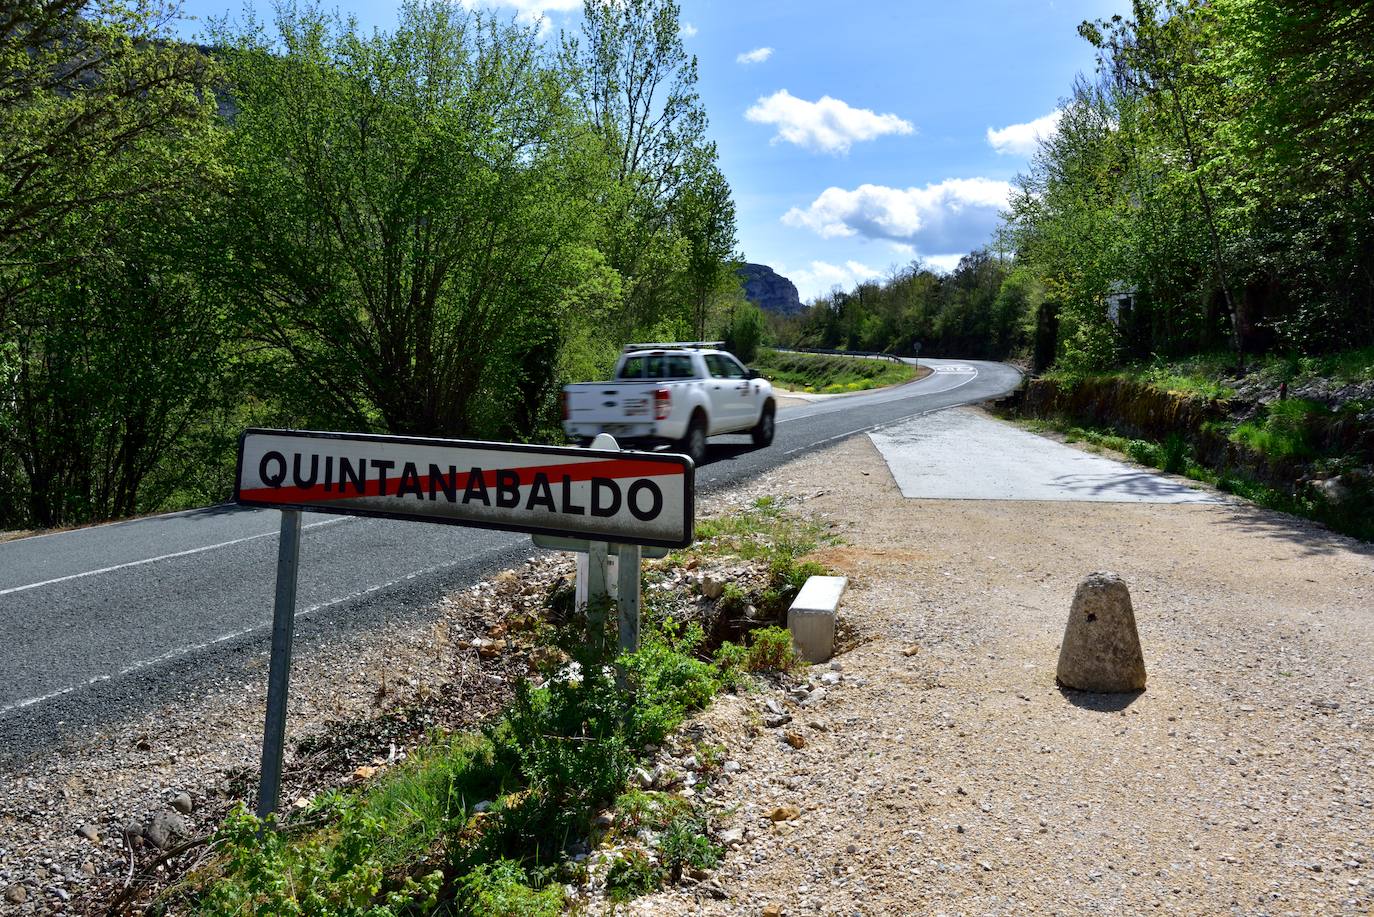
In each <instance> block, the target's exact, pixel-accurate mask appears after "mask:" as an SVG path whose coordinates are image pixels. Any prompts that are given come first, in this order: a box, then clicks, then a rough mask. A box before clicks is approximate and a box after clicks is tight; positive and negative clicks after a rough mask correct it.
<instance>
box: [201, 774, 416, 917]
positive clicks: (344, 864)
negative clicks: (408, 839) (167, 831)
mask: <svg viewBox="0 0 1374 917" xmlns="http://www.w3.org/2000/svg"><path fill="white" fill-rule="evenodd" d="M316 810H317V812H322V813H324V814H326V815H332V816H334V817H335V818H336V819H337V822H336V824H335V826H334V828H333V829H332V830H330V831H328V832H320V833H318V834H315V835H312V836H310V837H308V838H306V839H304V840H301V841H296V842H294V843H293V842H291V841H289V840H288V838H287V836H286V835H285V834H283V833H281V832H278V831H275V830H265V829H264V827H263V823H262V822H261V821H259V820H258V819H257V818H256V817H254V816H253V815H252V814H251V813H249V812H248V811H247V810H246V809H244V808H243V807H242V806H240V807H239V808H238V809H236V810H235V811H234V812H233V813H232V814H231V815H230V816H229V817H228V818H227V819H226V820H225V822H224V824H223V825H222V826H221V827H220V830H219V832H218V835H217V841H218V843H219V844H220V846H221V849H222V851H223V853H224V856H225V857H226V864H225V869H224V874H225V876H226V878H225V879H224V880H222V881H219V882H216V883H214V884H213V885H212V886H211V888H210V889H209V891H208V893H207V894H206V896H205V898H204V900H203V901H202V902H201V906H200V913H202V914H205V915H211V917H220V915H223V917H231V915H239V914H280V915H293V917H355V915H356V917H392V915H398V914H401V913H407V914H424V913H428V912H429V911H431V910H433V908H434V907H435V905H436V903H437V897H438V893H439V888H440V886H441V885H442V883H443V873H442V872H440V871H438V870H435V871H432V872H430V873H428V874H427V875H424V876H422V877H420V878H419V879H416V878H413V877H410V876H406V877H405V878H403V879H402V880H400V881H399V882H391V883H388V882H387V881H386V874H385V870H384V863H383V859H382V852H383V851H384V850H385V849H386V847H387V844H386V842H385V839H386V838H388V837H389V836H390V829H389V827H388V825H387V823H386V821H385V820H384V819H381V818H378V817H376V816H375V815H372V814H370V813H369V812H368V811H367V810H366V808H365V807H364V806H362V805H360V804H359V802H358V800H357V799H355V798H353V797H350V796H345V795H341V794H337V793H335V794H331V795H329V796H327V797H325V798H324V799H323V800H321V802H320V803H319V804H318V805H317V807H316ZM388 885H390V887H389V888H388V887H387V886H388Z"/></svg>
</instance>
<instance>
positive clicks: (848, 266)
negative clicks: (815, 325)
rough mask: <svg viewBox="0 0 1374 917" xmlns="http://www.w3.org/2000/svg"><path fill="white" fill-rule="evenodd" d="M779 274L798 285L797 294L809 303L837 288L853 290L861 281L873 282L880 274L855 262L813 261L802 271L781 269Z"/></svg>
mask: <svg viewBox="0 0 1374 917" xmlns="http://www.w3.org/2000/svg"><path fill="white" fill-rule="evenodd" d="M778 272H779V273H780V274H783V275H784V276H786V277H787V279H788V280H790V281H792V282H793V283H795V284H796V285H797V293H798V294H799V295H800V297H801V300H802V302H809V301H811V300H812V299H815V298H816V297H817V296H820V295H822V294H825V293H829V292H830V291H831V290H832V289H834V288H835V287H839V288H840V289H842V290H851V289H853V288H854V286H855V285H856V284H858V283H859V281H861V280H871V279H873V278H874V277H877V276H878V274H879V272H878V271H875V270H874V269H873V268H871V267H869V266H868V265H866V264H863V263H861V262H858V261H853V260H851V261H846V262H845V263H844V264H831V263H830V262H828V261H812V262H810V263H809V265H808V266H807V267H805V268H802V269H800V270H792V271H784V270H782V269H781V268H779V270H778Z"/></svg>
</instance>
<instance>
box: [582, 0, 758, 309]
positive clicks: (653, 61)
mask: <svg viewBox="0 0 1374 917" xmlns="http://www.w3.org/2000/svg"><path fill="white" fill-rule="evenodd" d="M564 55H565V60H566V62H567V66H568V68H569V69H570V70H574V71H575V72H577V73H579V74H580V77H581V79H580V89H579V95H580V97H581V100H582V107H583V111H584V117H585V119H586V120H587V121H588V122H589V123H590V124H591V125H592V126H593V128H594V129H595V131H596V133H597V136H598V137H599V138H600V142H601V144H602V149H603V153H604V156H605V158H606V162H607V164H608V168H609V169H610V172H611V174H612V176H613V177H614V183H613V185H612V190H611V193H610V194H608V195H607V197H606V199H605V209H604V212H603V213H604V224H603V227H604V228H603V233H604V241H603V243H602V246H603V251H604V252H605V254H606V258H607V261H608V263H609V264H610V265H611V266H612V267H613V268H615V269H616V270H617V271H618V272H619V273H620V275H621V277H622V279H623V283H624V292H625V312H624V316H623V319H622V326H623V328H622V331H623V333H624V334H627V335H630V334H634V333H635V332H637V331H639V330H640V329H649V328H652V327H654V326H655V325H658V324H661V323H662V322H663V321H664V320H668V321H672V320H674V318H673V317H670V316H669V313H678V314H680V315H681V317H682V319H683V320H686V321H691V317H690V312H688V311H687V310H684V309H683V305H682V303H681V298H682V296H683V294H684V293H686V294H687V295H688V296H690V295H692V292H693V287H694V286H695V283H696V282H695V281H693V280H689V281H688V282H687V283H685V284H684V282H683V280H684V275H686V274H688V272H689V271H691V272H692V273H694V274H695V270H694V269H693V268H692V267H691V265H690V260H689V259H690V257H691V254H690V252H691V245H692V243H691V242H690V241H689V239H690V235H689V234H685V233H684V231H683V225H684V224H686V225H690V226H693V227H695V228H697V229H701V228H703V227H705V226H706V225H707V223H708V222H709V219H708V220H703V219H702V217H701V214H700V212H699V208H700V205H701V204H702V203H703V202H705V201H707V200H710V199H712V198H719V197H720V195H719V194H717V192H722V191H723V192H724V194H725V196H726V197H727V198H728V189H726V188H724V186H723V180H721V179H719V172H718V170H716V169H715V148H714V146H712V145H711V144H709V143H707V141H706V124H707V119H706V110H705V108H704V107H703V106H702V104H701V100H700V98H699V97H698V95H697V91H696V83H697V61H696V58H695V57H693V56H691V55H689V54H688V53H687V51H686V50H685V49H684V48H683V45H682V24H681V17H680V10H679V7H678V4H677V3H675V2H673V0H585V3H584V6H583V38H582V41H580V42H577V41H571V40H570V41H568V42H567V44H566V46H565V51H564ZM683 209H685V210H686V211H687V212H686V213H683V212H682V210H683ZM720 219H721V223H722V226H724V225H725V224H729V229H730V230H733V213H730V214H729V215H728V216H722V217H721V218H720ZM685 236H686V237H685ZM699 238H701V237H700V236H699ZM711 247H712V246H711V244H709V243H708V244H707V245H706V248H707V249H708V250H709V249H710V248H711ZM730 247H733V246H732V245H731V246H730Z"/></svg>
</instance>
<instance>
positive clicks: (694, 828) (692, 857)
mask: <svg viewBox="0 0 1374 917" xmlns="http://www.w3.org/2000/svg"><path fill="white" fill-rule="evenodd" d="M658 853H659V860H660V862H662V863H663V866H664V868H665V869H667V870H668V875H669V877H670V878H672V880H673V881H675V882H676V881H677V880H678V879H680V878H681V877H682V874H683V873H684V872H688V871H690V870H693V869H715V868H716V865H717V864H718V863H720V857H721V854H722V853H723V851H722V849H721V848H720V847H719V846H717V845H716V844H713V843H712V842H711V839H710V838H709V837H707V836H706V824H705V822H703V821H702V820H701V819H698V818H696V817H694V816H684V817H679V818H676V819H674V820H673V821H672V822H671V823H670V824H669V825H667V827H666V828H665V829H664V831H663V837H661V838H660V839H659V842H658Z"/></svg>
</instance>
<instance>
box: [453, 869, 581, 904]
mask: <svg viewBox="0 0 1374 917" xmlns="http://www.w3.org/2000/svg"><path fill="white" fill-rule="evenodd" d="M458 885H459V889H460V895H461V896H462V898H463V900H464V903H465V905H466V907H467V913H469V914H471V915H472V917H557V915H559V914H562V913H563V906H564V899H563V888H562V886H560V885H557V884H550V885H547V886H545V887H544V888H542V889H539V890H535V889H534V888H532V887H531V886H530V884H529V876H528V875H527V874H526V873H525V870H523V869H521V868H520V864H518V863H515V862H513V861H511V860H497V861H496V862H494V863H484V864H482V865H481V866H478V867H476V868H475V869H473V870H472V871H471V872H469V873H468V874H467V875H465V876H463V878H462V879H460V880H459V883H458Z"/></svg>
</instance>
